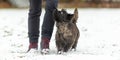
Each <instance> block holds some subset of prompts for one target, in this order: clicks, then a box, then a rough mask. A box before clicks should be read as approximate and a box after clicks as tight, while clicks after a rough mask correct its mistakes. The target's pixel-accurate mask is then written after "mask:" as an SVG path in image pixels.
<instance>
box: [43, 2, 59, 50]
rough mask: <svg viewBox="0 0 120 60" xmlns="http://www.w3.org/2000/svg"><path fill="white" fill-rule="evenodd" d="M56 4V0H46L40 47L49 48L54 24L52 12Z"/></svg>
mask: <svg viewBox="0 0 120 60" xmlns="http://www.w3.org/2000/svg"><path fill="white" fill-rule="evenodd" d="M57 5H58V0H46V7H45V16H44V21H43V24H42V32H41V35H42V36H41V49H46V48H49V40H50V39H51V36H52V32H53V26H54V20H53V14H52V13H53V10H54V9H56V8H57Z"/></svg>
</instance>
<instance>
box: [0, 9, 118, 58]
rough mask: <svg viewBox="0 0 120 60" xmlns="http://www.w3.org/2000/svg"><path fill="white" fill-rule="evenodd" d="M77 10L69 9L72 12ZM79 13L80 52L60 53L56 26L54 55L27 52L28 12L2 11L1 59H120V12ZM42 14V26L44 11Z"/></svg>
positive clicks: (88, 11)
mask: <svg viewBox="0 0 120 60" xmlns="http://www.w3.org/2000/svg"><path fill="white" fill-rule="evenodd" d="M73 10H74V9H67V11H68V12H69V13H73ZM78 10H79V19H78V21H77V26H78V28H79V30H80V38H79V41H78V45H77V51H69V52H68V53H65V54H61V55H58V54H57V52H56V51H57V50H56V46H55V31H56V27H54V32H53V36H52V39H51V42H50V54H48V55H41V53H40V51H39V50H38V52H36V53H26V51H27V49H28V45H29V41H28V37H27V33H28V31H27V18H28V9H0V60H120V9H107V8H101V9H100V8H99V9H93V8H85V9H83V8H79V9H78ZM42 11H43V12H42V15H41V18H40V19H41V22H40V23H41V24H42V20H43V16H44V9H43V10H42ZM41 24H40V26H41ZM39 42H40V39H39Z"/></svg>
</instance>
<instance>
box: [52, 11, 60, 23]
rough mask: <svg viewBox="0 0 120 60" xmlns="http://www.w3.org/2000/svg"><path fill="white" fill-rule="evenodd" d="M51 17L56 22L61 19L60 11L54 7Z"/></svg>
mask: <svg viewBox="0 0 120 60" xmlns="http://www.w3.org/2000/svg"><path fill="white" fill-rule="evenodd" d="M53 19H54V20H55V21H57V22H60V21H61V16H60V11H58V9H54V11H53Z"/></svg>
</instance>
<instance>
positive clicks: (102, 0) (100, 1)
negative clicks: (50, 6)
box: [0, 0, 120, 8]
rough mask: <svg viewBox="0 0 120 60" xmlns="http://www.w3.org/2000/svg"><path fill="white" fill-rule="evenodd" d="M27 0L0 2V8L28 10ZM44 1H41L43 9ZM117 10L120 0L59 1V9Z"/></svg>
mask: <svg viewBox="0 0 120 60" xmlns="http://www.w3.org/2000/svg"><path fill="white" fill-rule="evenodd" d="M28 1H29V0H0V8H28V7H29V2H28ZM44 6H45V0H43V7H44ZM64 7H65V8H72V7H78V8H119V7H120V0H59V8H64Z"/></svg>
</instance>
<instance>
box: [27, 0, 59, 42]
mask: <svg viewBox="0 0 120 60" xmlns="http://www.w3.org/2000/svg"><path fill="white" fill-rule="evenodd" d="M29 1H30V9H29V15H28V37H29V42H37V43H38V38H39V33H40V31H39V25H40V15H41V8H42V0H29ZM57 4H58V0H46V6H45V15H44V19H43V24H42V30H41V37H42V38H44V37H45V38H49V39H50V38H51V36H52V32H53V26H54V20H53V16H52V12H53V10H54V9H55V8H57Z"/></svg>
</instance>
